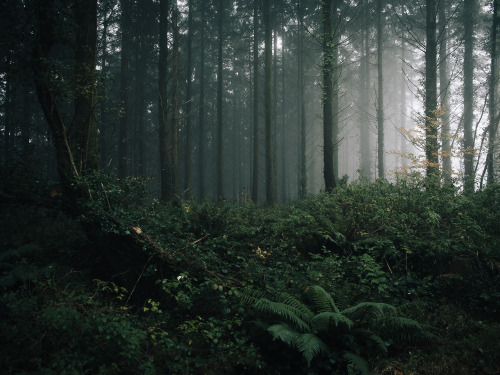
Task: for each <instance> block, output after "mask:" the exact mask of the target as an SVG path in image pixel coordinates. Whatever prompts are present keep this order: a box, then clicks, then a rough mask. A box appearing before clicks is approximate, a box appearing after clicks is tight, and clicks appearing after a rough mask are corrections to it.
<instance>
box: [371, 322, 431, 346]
mask: <svg viewBox="0 0 500 375" xmlns="http://www.w3.org/2000/svg"><path fill="white" fill-rule="evenodd" d="M430 329H431V327H429V326H428V325H425V324H421V323H419V322H417V321H416V320H413V319H409V318H405V317H401V316H389V317H385V318H384V319H383V320H381V321H380V322H379V324H378V325H377V330H378V332H380V334H381V335H383V336H384V337H387V338H390V339H393V340H394V341H406V342H409V343H413V344H418V343H422V342H427V341H432V340H434V339H435V336H434V335H433V334H432V333H431V332H430Z"/></svg>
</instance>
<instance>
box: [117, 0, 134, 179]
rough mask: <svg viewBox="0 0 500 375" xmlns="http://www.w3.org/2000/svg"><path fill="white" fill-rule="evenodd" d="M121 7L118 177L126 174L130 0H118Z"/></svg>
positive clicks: (123, 176)
mask: <svg viewBox="0 0 500 375" xmlns="http://www.w3.org/2000/svg"><path fill="white" fill-rule="evenodd" d="M120 5H121V8H122V14H121V21H120V28H121V32H122V40H121V68H120V102H121V103H120V104H121V108H122V114H121V117H120V134H119V143H118V163H119V167H118V177H120V178H125V177H127V176H128V157H129V155H128V123H129V121H128V112H129V103H128V91H129V66H128V64H129V56H130V53H131V51H130V39H131V38H130V32H131V31H130V24H131V21H130V0H120Z"/></svg>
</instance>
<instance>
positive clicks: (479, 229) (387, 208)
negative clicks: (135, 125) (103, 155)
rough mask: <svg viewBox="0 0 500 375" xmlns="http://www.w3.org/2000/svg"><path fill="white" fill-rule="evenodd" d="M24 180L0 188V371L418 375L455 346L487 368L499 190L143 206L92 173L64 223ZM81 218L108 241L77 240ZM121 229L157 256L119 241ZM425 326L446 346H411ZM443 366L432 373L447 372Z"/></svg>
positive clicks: (138, 191) (415, 190)
mask: <svg viewBox="0 0 500 375" xmlns="http://www.w3.org/2000/svg"><path fill="white" fill-rule="evenodd" d="M13 171H14V170H12V171H11V172H12V173H13ZM13 176H14V175H13ZM18 180H19V183H20V181H22V178H21V177H19V179H18ZM26 184H27V185H29V188H28V187H27V188H26V189H25V191H24V192H22V194H19V195H18V196H16V198H15V199H16V200H14V199H12V200H11V201H8V202H5V201H4V202H2V201H1V200H0V204H3V206H2V208H4V209H3V211H2V212H3V213H4V215H2V217H1V218H0V230H2V231H3V233H2V236H0V244H1V250H0V331H1V332H2V336H1V337H0V351H1V352H2V355H1V356H0V366H2V368H4V369H6V370H5V372H6V373H37V374H38V373H47V374H50V373H61V374H64V373H83V372H85V371H87V372H89V373H106V374H108V373H110V374H113V373H116V374H118V373H120V374H122V373H124V374H126V373H131V374H132V373H134V374H135V373H147V374H154V373H171V374H185V373H192V374H221V373H228V374H230V373H269V374H278V373H285V372H289V373H298V374H300V373H307V374H326V373H337V374H366V373H368V372H369V369H370V368H378V369H380V368H381V367H379V366H380V365H381V364H389V363H396V364H397V366H399V368H404V365H407V366H408V367H406V368H408V369H410V370H411V371H414V372H415V369H416V368H418V366H420V367H422V366H424V367H425V364H426V360H427V362H429V363H439V360H440V359H441V362H443V358H450V361H451V359H453V358H460V356H461V355H462V354H461V353H463V355H464V356H467V357H470V358H473V357H474V358H475V357H477V358H479V360H480V361H482V362H481V363H484V364H485V366H486V365H489V366H491V365H492V364H493V363H494V358H495V355H494V354H492V353H495V352H494V350H493V349H494V348H496V346H495V343H494V342H493V340H492V337H493V335H488V334H487V333H488V329H489V328H491V327H493V325H492V324H491V322H490V321H489V320H488V319H492V318H494V317H495V316H496V314H497V313H498V311H499V308H498V300H499V299H498V295H499V290H500V288H499V285H500V284H499V276H498V274H497V273H496V272H497V271H496V268H495V267H496V266H497V262H498V261H499V259H500V256H499V253H498V249H499V247H498V244H499V243H500V241H499V238H500V236H499V234H500V233H499V229H498V225H496V224H497V222H498V221H499V219H500V217H499V212H498V210H496V209H495V208H496V207H497V206H498V205H499V204H500V189H499V188H498V187H496V186H490V187H488V188H487V189H485V190H483V191H479V192H477V193H474V194H470V195H467V196H463V195H461V194H460V193H459V192H457V191H456V190H455V189H453V188H449V187H442V188H441V187H436V186H434V187H429V186H425V185H424V184H421V183H420V182H418V181H399V182H398V183H396V184H391V183H388V182H387V181H383V180H380V181H377V182H376V183H374V184H362V183H358V182H354V183H351V184H350V185H347V184H342V185H341V186H339V187H338V188H337V189H335V190H334V191H332V192H331V193H328V194H319V195H317V196H314V197H313V196H311V197H308V198H307V199H304V200H300V201H296V202H292V203H290V204H286V205H278V206H275V207H272V208H270V207H260V206H257V205H254V204H252V203H248V204H245V205H242V206H237V205H230V204H227V205H221V204H214V203H210V202H200V203H197V202H192V201H183V200H181V199H178V200H174V201H172V202H170V203H168V204H163V203H160V202H158V201H153V202H151V203H150V204H147V203H146V200H145V198H146V193H145V189H144V187H145V182H144V181H141V180H135V179H131V180H126V181H119V180H116V179H113V178H110V177H108V176H105V175H99V174H96V175H90V176H87V177H85V178H84V179H82V181H81V184H80V185H79V186H78V187H75V188H84V189H87V190H88V191H90V192H91V196H92V197H91V199H90V200H87V201H82V202H80V207H81V212H80V213H81V215H80V217H79V221H78V222H76V221H74V220H72V219H69V218H67V217H66V216H65V215H64V213H63V211H62V209H61V207H63V205H62V204H61V205H60V204H54V202H58V201H59V199H60V198H59V197H58V196H56V197H50V194H49V192H50V190H49V186H50V185H48V184H46V183H45V182H43V180H39V182H37V183H35V182H30V183H29V184H28V183H27V182H26ZM2 186H3V185H2ZM31 187H33V188H36V189H35V191H37V193H36V194H37V197H31V198H36V199H31V200H30V201H28V199H27V198H30V193H29V189H30V188H31ZM9 191H10V193H8V194H7V195H5V194H4V195H2V197H7V198H6V199H10V198H12V197H14V195H13V194H12V193H14V192H15V189H13V188H12V187H11V190H9ZM2 193H4V192H2ZM9 194H10V195H9ZM44 194H45V195H46V196H47V199H45V198H43V199H42V197H43V196H44ZM2 199H3V198H2ZM47 202H48V203H49V204H48V205H47V206H43V205H45V204H46V203H47ZM115 216H116V217H119V219H120V220H119V221H117V220H114V218H115ZM118 222H120V223H121V224H120V225H121V226H118ZM81 223H84V224H85V225H87V224H89V223H91V224H97V225H99V226H100V230H103V231H105V232H106V233H108V234H111V235H110V236H108V237H107V238H111V239H112V240H110V241H107V242H104V243H96V242H95V239H94V241H89V240H88V239H87V238H86V237H85V235H84V232H83V231H82V230H81V228H80V227H79V225H80V224H81ZM132 227H135V228H139V229H140V230H141V231H142V232H143V233H145V234H147V236H149V238H150V239H152V240H154V241H155V243H156V244H157V245H158V247H159V248H160V247H161V249H162V257H158V256H156V255H157V254H155V251H156V250H155V249H151V248H149V247H147V246H145V248H144V252H143V253H141V254H136V253H134V252H132V251H131V250H130V249H128V248H127V247H126V246H124V244H123V242H122V241H120V239H121V238H123V236H122V235H127V234H128V233H130V230H131V228H132ZM127 231H129V232H128V233H127ZM108 249H109V250H113V251H109V252H107V250H108ZM113 254H114V255H113ZM149 257H151V258H149ZM148 259H149V260H148ZM137 260H140V262H139V261H137ZM455 263H458V264H464V265H465V266H464V267H462V269H458V268H457V267H456V265H454V264H455ZM123 265H125V266H123ZM115 266H116V267H115ZM117 270H119V271H117ZM441 274H445V275H444V276H439V275H441ZM308 285H309V288H308V289H307V291H306V292H304V290H305V289H306V288H307V286H308ZM310 285H315V286H310ZM242 290H245V293H242ZM297 295H301V298H296V297H295V296H297ZM240 297H241V298H240ZM400 304H403V305H401V306H399V307H398V308H395V307H394V306H398V305H400ZM448 306H452V307H453V309H458V308H460V309H463V310H462V311H465V312H460V313H457V314H455V315H454V311H455V310H453V309H452V308H451V307H450V308H449V310H447V309H446V308H447V307H448ZM256 314H257V315H258V317H259V318H260V326H263V327H265V330H266V331H264V332H262V331H260V330H259V327H260V326H259V325H257V326H256V325H255V324H253V322H252V320H253V319H255V315H256ZM473 316H480V317H481V323H480V322H479V320H478V321H475V320H474V319H472V317H473ZM418 322H425V323H426V324H423V323H418ZM430 327H432V328H430ZM429 332H432V333H433V334H435V335H436V336H439V338H440V339H441V340H443V341H442V343H441V342H440V344H439V345H434V344H433V343H431V344H430V345H427V346H426V347H419V346H418V345H420V344H421V343H422V342H428V340H429V339H431V338H432V335H431V334H430V333H429ZM494 332H496V331H494ZM269 334H270V335H271V337H273V338H274V339H275V340H268V338H269ZM410 347H411V348H410ZM490 347H491V348H492V349H491V350H489V349H485V348H490ZM289 348H294V349H293V350H287V349H289ZM410 350H411V352H412V353H416V354H415V355H413V356H411V358H409V357H408V352H409V351H410ZM297 352H298V353H301V355H300V356H297V355H296V353H297ZM490 357H491V359H490ZM308 365H310V367H308ZM412 366H413V367H412ZM469 366H470V367H469V369H473V368H474V366H475V365H474V364H471V365H469ZM443 368H446V369H447V370H449V371H448V372H446V371H444V370H443V371H444V372H443V371H442V372H439V371H437V372H434V373H451V372H453V371H452V370H453V367H452V366H451V365H450V366H448V367H443ZM435 369H436V368H434V370H435ZM411 371H410V372H408V373H411ZM379 372H382V370H380V371H379ZM428 373H433V372H432V371H430V372H428Z"/></svg>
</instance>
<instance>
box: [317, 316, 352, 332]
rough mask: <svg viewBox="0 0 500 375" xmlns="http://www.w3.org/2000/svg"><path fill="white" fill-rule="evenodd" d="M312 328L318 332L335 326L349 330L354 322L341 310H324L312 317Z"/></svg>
mask: <svg viewBox="0 0 500 375" xmlns="http://www.w3.org/2000/svg"><path fill="white" fill-rule="evenodd" d="M311 323H312V328H313V330H314V331H318V332H328V331H331V330H332V329H333V328H334V327H338V328H340V329H342V328H343V329H345V330H349V329H350V328H351V327H352V326H353V324H354V323H353V322H352V320H351V319H349V318H348V317H346V316H344V315H342V314H341V313H339V312H322V313H319V314H317V315H315V316H314V317H313V318H312V321H311Z"/></svg>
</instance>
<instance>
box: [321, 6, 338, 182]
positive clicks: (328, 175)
mask: <svg viewBox="0 0 500 375" xmlns="http://www.w3.org/2000/svg"><path fill="white" fill-rule="evenodd" d="M321 9H322V24H323V41H322V47H323V67H322V70H323V162H324V171H323V173H324V179H325V190H326V191H327V192H330V191H332V190H333V189H334V188H335V186H336V183H335V171H334V169H333V147H334V146H333V138H332V137H333V110H332V101H333V95H332V94H333V92H332V85H333V32H332V0H321Z"/></svg>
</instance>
